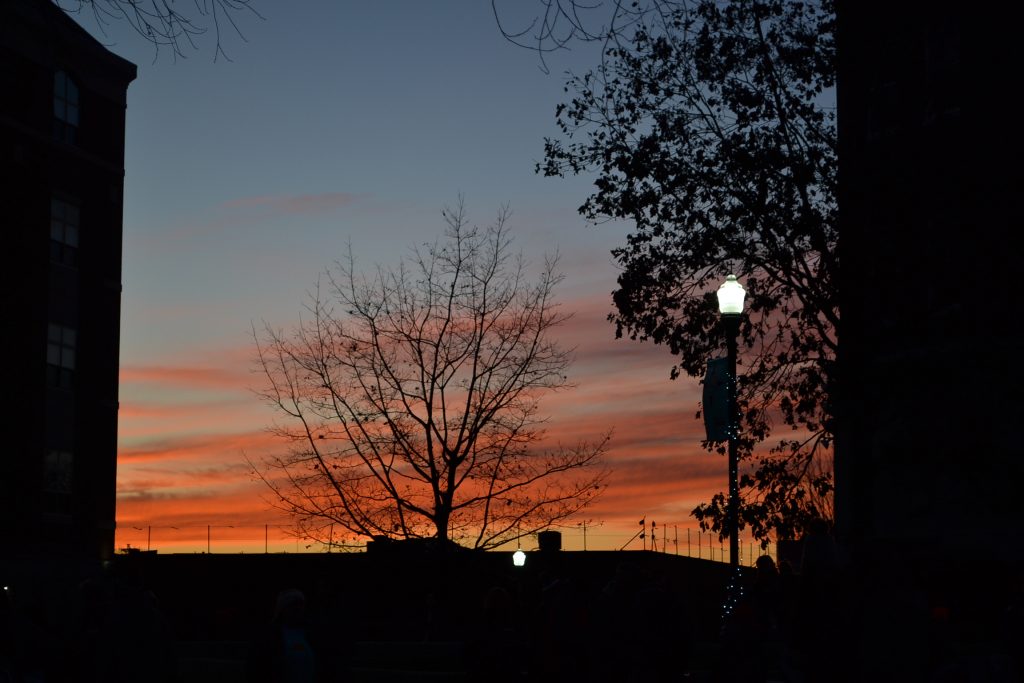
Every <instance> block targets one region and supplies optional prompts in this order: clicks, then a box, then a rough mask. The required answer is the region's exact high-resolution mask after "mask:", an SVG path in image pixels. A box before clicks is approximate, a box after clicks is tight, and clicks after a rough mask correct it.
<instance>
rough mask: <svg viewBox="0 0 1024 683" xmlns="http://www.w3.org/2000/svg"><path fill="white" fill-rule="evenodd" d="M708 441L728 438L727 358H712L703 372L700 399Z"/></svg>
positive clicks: (726, 439)
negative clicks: (702, 387) (702, 389)
mask: <svg viewBox="0 0 1024 683" xmlns="http://www.w3.org/2000/svg"><path fill="white" fill-rule="evenodd" d="M701 402H702V406H703V412H704V430H705V432H706V433H707V440H708V441H728V440H729V359H728V358H712V359H711V360H709V361H708V369H707V372H706V373H704V392H703V397H702V399H701Z"/></svg>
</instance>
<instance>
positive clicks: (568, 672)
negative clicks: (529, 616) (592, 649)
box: [533, 575, 590, 681]
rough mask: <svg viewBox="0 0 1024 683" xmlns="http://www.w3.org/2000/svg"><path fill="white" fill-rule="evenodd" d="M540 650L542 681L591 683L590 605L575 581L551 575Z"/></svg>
mask: <svg viewBox="0 0 1024 683" xmlns="http://www.w3.org/2000/svg"><path fill="white" fill-rule="evenodd" d="M538 616H539V631H538V633H537V642H536V650H537V655H538V661H537V665H536V667H535V668H536V673H537V674H538V675H537V676H535V677H534V679H533V680H540V681H576V680H587V674H586V671H587V661H586V657H587V653H586V649H587V647H588V644H587V642H586V639H587V635H588V632H589V626H590V625H589V615H588V609H587V601H586V600H585V599H584V596H583V594H582V591H581V589H580V586H579V585H578V584H577V583H576V582H575V581H573V580H571V579H569V578H566V577H560V576H557V575H551V577H550V578H549V580H548V581H546V582H545V584H544V587H543V588H542V589H541V604H540V614H539V615H538Z"/></svg>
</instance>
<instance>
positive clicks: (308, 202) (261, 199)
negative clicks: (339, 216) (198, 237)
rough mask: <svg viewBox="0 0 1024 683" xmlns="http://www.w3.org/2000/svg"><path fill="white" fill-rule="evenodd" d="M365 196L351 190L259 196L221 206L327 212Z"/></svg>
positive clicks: (280, 212)
mask: <svg viewBox="0 0 1024 683" xmlns="http://www.w3.org/2000/svg"><path fill="white" fill-rule="evenodd" d="M365 197H366V195H363V194H353V193H350V192H324V193H320V194H300V195H275V196H257V197H242V198H239V199H232V200H229V201H226V202H224V203H223V204H222V205H221V206H223V207H224V208H227V209H254V208H255V209H266V210H269V211H271V212H273V213H277V214H286V215H296V214H308V213H326V212H329V211H333V210H335V209H340V208H344V207H346V206H351V205H352V204H354V203H355V202H357V201H359V200H360V199H363V198H365Z"/></svg>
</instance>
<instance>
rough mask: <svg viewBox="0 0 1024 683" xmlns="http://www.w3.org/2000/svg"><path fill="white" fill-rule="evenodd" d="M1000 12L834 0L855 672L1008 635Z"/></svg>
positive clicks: (1008, 130)
mask: <svg viewBox="0 0 1024 683" xmlns="http://www.w3.org/2000/svg"><path fill="white" fill-rule="evenodd" d="M1006 12H1007V10H1001V9H1000V8H999V7H997V6H986V7H985V8H981V7H979V8H974V9H970V8H967V9H965V8H964V7H962V6H954V5H952V4H950V3H934V2H923V1H915V2H899V3H879V2H852V1H851V2H840V3H839V8H838V20H839V23H838V41H839V42H838V49H839V73H838V105H839V146H840V147H839V153H840V156H839V158H840V226H841V235H842V246H843V257H842V258H843V266H842V281H841V288H840V293H841V303H842V316H843V328H842V331H841V354H840V366H841V372H842V376H843V379H842V394H841V395H840V396H839V406H840V409H839V415H840V429H839V443H838V450H837V456H836V486H837V489H836V521H837V531H838V534H837V535H838V537H839V539H840V541H841V544H842V546H843V547H844V548H845V549H846V550H847V552H848V554H849V560H850V567H851V572H852V576H851V581H850V586H851V590H852V591H853V595H852V596H850V598H851V599H850V604H851V605H852V606H853V607H854V615H853V616H852V617H851V619H850V620H849V621H848V624H850V625H851V626H852V629H853V632H852V633H851V634H850V637H851V640H850V643H851V646H852V647H855V648H857V652H856V653H855V654H853V655H852V657H851V659H852V660H853V661H855V662H856V666H855V667H854V668H853V669H851V670H852V671H856V672H858V675H857V676H855V677H854V680H923V678H922V676H923V675H924V674H925V672H927V671H929V670H931V671H937V670H940V669H941V668H942V667H943V666H950V664H949V662H946V661H945V658H948V657H950V656H951V655H950V653H951V652H953V651H955V648H952V647H950V646H949V643H948V642H946V641H945V640H944V638H954V639H956V638H961V639H962V638H978V639H980V640H982V641H986V642H994V641H996V640H998V635H997V634H995V632H994V629H995V627H996V624H995V623H994V622H996V621H997V619H998V616H997V615H998V612H999V610H1000V609H1002V608H1003V607H1004V606H1005V603H1006V601H1007V600H1008V599H1009V591H1010V589H1011V586H1012V585H1013V579H1012V576H1013V575H1014V574H1015V573H1017V574H1019V572H1020V570H1021V561H1022V558H1024V547H1022V545H1024V544H1022V543H1021V538H1022V536H1021V523H1022V521H1024V513H1022V512H1021V507H1020V504H1019V503H1018V502H1017V500H1018V499H1019V493H1018V487H1019V484H1020V482H1021V480H1022V475H1024V457H1022V449H1021V446H1020V434H1019V432H1020V429H1019V425H1020V424H1021V422H1020V415H1021V414H1022V408H1024V406H1022V395H1021V381H1020V380H1021V371H1020V367H1021V362H1022V358H1021V351H1022V350H1024V343H1022V336H1021V332H1020V330H1021V327H1022V326H1021V322H1020V320H1019V312H1020V305H1019V304H1018V303H1017V301H1018V300H1019V290H1020V284H1019V280H1020V278H1019V276H1018V272H1019V271H1018V270H1017V269H1018V268H1019V261H1020V256H1019V253H1020V252H1019V247H1010V244H1011V243H1016V240H1015V239H1014V238H1015V236H1016V235H1017V234H1018V233H1019V232H1020V225H1021V221H1020V214H1021V208H1020V202H1021V199H1020V196H1019V181H1018V179H1019V176H1020V174H1019V171H1017V170H1015V169H1016V167H1017V166H1019V164H1020V159H1021V156H1020V147H1021V145H1020V138H1021V135H1020V132H1019V131H1018V130H1017V128H1018V127H1019V126H1018V124H1017V123H1016V122H1015V121H1010V120H1008V119H1012V118H1014V116H1013V114H1012V113H1011V109H1012V108H1011V107H1009V106H1008V102H1009V97H1008V95H1007V94H1006V93H1007V84H1008V83H1012V82H1015V80H1017V79H1018V78H1019V76H1018V74H1019V71H1018V70H1017V68H1016V64H1017V62H1018V59H1017V58H1016V57H1014V55H1013V53H1014V52H1015V51H1016V47H1015V43H1016V41H1015V39H1014V38H1011V36H1010V30H1011V29H1010V27H1011V26H1013V25H1014V24H1013V22H1012V21H1010V17H1009V16H1008V15H1006ZM1008 115H1009V116H1008ZM893 663H895V664H893ZM879 676H880V677H879ZM934 680H938V679H934Z"/></svg>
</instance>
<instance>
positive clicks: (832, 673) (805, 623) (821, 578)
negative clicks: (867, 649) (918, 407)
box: [793, 520, 845, 683]
mask: <svg viewBox="0 0 1024 683" xmlns="http://www.w3.org/2000/svg"><path fill="white" fill-rule="evenodd" d="M840 587H841V586H840V572H839V557H838V553H837V550H836V545H835V540H834V539H833V538H832V535H831V534H830V533H829V527H828V523H827V522H826V521H825V520H816V521H815V522H813V523H812V524H811V526H810V529H809V530H808V532H807V534H805V536H804V549H803V556H802V558H801V562H800V583H799V589H798V597H797V609H796V615H795V616H796V619H795V623H794V629H793V637H794V646H795V647H796V648H797V649H798V650H799V651H800V653H801V659H802V661H803V669H804V680H806V681H807V683H814V682H815V681H836V680H843V679H842V678H841V676H842V675H843V674H844V673H845V669H844V668H843V667H842V666H841V665H838V664H837V662H836V661H835V657H834V651H835V645H836V642H835V641H836V638H838V637H839V635H840V629H839V626H840V624H839V619H840V618H841V615H840V609H839V606H840V595H839V591H840Z"/></svg>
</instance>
